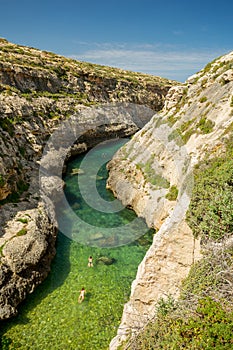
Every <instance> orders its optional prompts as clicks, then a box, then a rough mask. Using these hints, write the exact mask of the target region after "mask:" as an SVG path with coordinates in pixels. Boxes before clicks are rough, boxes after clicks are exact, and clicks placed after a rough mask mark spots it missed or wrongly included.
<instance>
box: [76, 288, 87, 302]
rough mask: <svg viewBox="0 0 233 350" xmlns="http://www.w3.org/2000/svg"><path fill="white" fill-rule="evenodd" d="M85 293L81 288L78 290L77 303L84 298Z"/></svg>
mask: <svg viewBox="0 0 233 350" xmlns="http://www.w3.org/2000/svg"><path fill="white" fill-rule="evenodd" d="M85 293H86V291H85V289H84V288H82V289H81V290H80V295H79V297H78V302H79V303H81V302H82V301H83V300H84V296H85Z"/></svg>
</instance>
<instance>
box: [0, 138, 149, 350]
mask: <svg viewBox="0 0 233 350" xmlns="http://www.w3.org/2000/svg"><path fill="white" fill-rule="evenodd" d="M120 145H121V144H115V145H113V146H109V145H108V146H106V150H105V152H108V151H111V152H112V151H115V150H116V149H117V148H119V146H120ZM109 148H111V149H110V150H109ZM82 159H83V156H80V157H78V158H77V159H75V160H74V161H72V162H71V163H70V164H69V166H68V171H67V176H66V178H65V181H66V184H67V186H66V196H67V199H68V201H70V204H71V205H72V206H74V203H78V205H76V209H75V210H77V211H79V212H80V211H82V214H80V215H82V216H83V219H85V220H87V217H88V220H89V221H90V222H91V220H94V222H95V223H96V222H99V223H101V224H102V225H103V226H105V227H106V225H107V223H106V222H105V223H103V221H104V220H103V213H102V212H101V213H98V212H97V211H96V210H95V211H94V213H93V212H92V211H91V210H90V207H89V206H86V205H85V203H82V198H81V197H80V195H79V192H78V186H77V181H75V176H71V175H70V172H71V170H72V168H74V169H75V168H78V167H79V166H80V162H81V160H82ZM106 177H107V171H106V168H105V166H103V167H102V168H101V169H100V171H99V178H98V179H99V181H100V183H99V184H98V186H97V187H98V191H99V192H101V195H102V196H103V197H104V198H105V199H106V200H109V201H112V200H113V197H112V194H111V193H110V192H109V191H106V190H105V182H106ZM74 207H75V206H74ZM85 215H86V216H85ZM106 215H110V219H109V217H108V221H112V222H113V223H112V224H113V226H114V225H115V226H116V224H117V225H119V222H120V220H122V224H125V221H126V220H127V219H128V220H133V218H134V217H135V216H134V213H133V212H132V211H128V210H126V209H125V211H124V212H120V214H119V216H118V217H113V216H112V214H106ZM100 218H101V219H100ZM108 224H110V223H108ZM152 234H153V233H152V232H151V230H150V231H149V232H148V233H147V234H146V235H145V236H144V237H142V238H141V239H138V240H137V241H134V242H131V243H130V244H128V245H122V246H118V247H114V248H104V247H93V246H90V245H85V244H81V243H79V242H77V241H74V240H71V239H69V238H68V237H66V236H65V235H63V234H62V233H59V234H58V239H57V254H56V256H55V258H54V260H53V263H52V267H51V273H50V274H49V276H48V277H47V279H46V280H45V281H44V282H43V283H42V284H41V285H40V286H39V287H37V289H36V290H35V292H34V293H33V294H32V295H29V297H28V298H27V300H26V301H25V302H23V303H22V305H21V307H20V309H19V314H18V316H16V317H15V318H14V319H12V320H10V321H8V322H4V323H2V325H1V328H2V330H1V335H2V336H3V341H2V342H3V344H5V345H3V346H2V348H3V349H5V350H6V349H24V350H26V349H30V350H50V349H52V350H53V349H54V350H55V349H59V350H63V349H71V350H72V349H74V350H78V349H82V350H86V349H90V350H105V349H108V345H109V342H110V341H111V339H112V338H113V337H114V336H115V335H116V332H117V328H118V326H119V323H120V320H121V315H122V311H123V306H124V303H126V302H127V300H128V298H129V295H130V286H131V283H132V281H133V279H134V278H135V275H136V271H137V266H138V264H139V263H140V261H141V260H142V258H143V256H144V255H145V252H146V250H147V249H148V246H149V244H150V243H151V240H152ZM90 255H92V256H93V261H94V267H91V268H89V267H88V266H87V264H88V257H89V256H90ZM100 256H107V257H110V258H114V259H115V260H114V261H115V262H114V263H113V264H112V265H104V264H102V263H100V262H99V263H98V258H99V257H100ZM82 287H84V288H85V290H86V295H85V299H84V301H83V302H82V303H78V296H79V291H80V290H81V288H82Z"/></svg>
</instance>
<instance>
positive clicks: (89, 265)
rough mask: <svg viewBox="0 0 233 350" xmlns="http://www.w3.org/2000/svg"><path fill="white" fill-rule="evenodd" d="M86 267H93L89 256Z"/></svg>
mask: <svg viewBox="0 0 233 350" xmlns="http://www.w3.org/2000/svg"><path fill="white" fill-rule="evenodd" d="M87 266H88V267H93V258H92V256H89V258H88V264H87Z"/></svg>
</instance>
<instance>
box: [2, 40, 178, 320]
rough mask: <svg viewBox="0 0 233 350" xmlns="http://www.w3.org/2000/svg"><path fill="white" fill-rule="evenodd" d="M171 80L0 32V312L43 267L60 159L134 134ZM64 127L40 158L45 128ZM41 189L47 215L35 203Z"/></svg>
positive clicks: (49, 248)
mask: <svg viewBox="0 0 233 350" xmlns="http://www.w3.org/2000/svg"><path fill="white" fill-rule="evenodd" d="M172 85H174V82H172V81H170V80H167V79H163V78H159V77H152V76H149V75H145V74H138V73H133V72H128V71H124V70H119V69H115V68H110V67H103V66H98V65H92V64H89V63H85V62H78V61H75V60H72V59H67V58H65V57H62V56H58V55H55V54H53V53H49V52H44V51H40V50H37V49H33V48H29V47H23V46H19V45H15V44H12V43H9V42H8V41H6V40H5V39H0V135H1V137H0V208H1V210H0V252H1V265H0V277H1V279H0V280H1V282H0V283H1V284H0V290H1V297H0V319H6V318H8V317H11V316H13V315H15V314H16V312H17V306H18V304H19V303H20V302H21V301H22V300H24V299H25V297H26V295H27V294H28V293H30V292H32V291H33V290H34V288H35V287H36V286H37V285H38V284H39V283H40V282H41V281H42V280H43V279H44V278H45V277H46V276H47V274H48V272H49V266H50V262H51V260H52V258H53V256H54V254H55V249H54V246H55V241H56V217H55V213H54V205H55V203H56V200H58V201H59V196H60V195H61V192H62V189H63V182H62V180H61V176H60V177H59V176H57V173H56V169H57V165H58V164H60V163H61V162H62V164H61V171H65V161H66V160H67V159H68V158H70V157H73V156H75V155H76V154H79V153H82V152H84V151H86V150H87V149H88V148H90V147H92V146H94V145H96V144H97V143H98V142H101V141H104V140H106V139H109V138H116V137H124V136H129V135H132V134H134V133H135V132H136V131H137V130H139V129H140V128H141V127H142V126H143V125H144V124H145V123H146V122H148V120H149V119H150V118H151V116H152V114H153V113H154V111H157V110H160V109H161V108H162V106H163V104H164V101H165V95H166V94H167V92H168V91H169V89H170V87H171V86H172ZM119 102H120V103H121V105H119V104H118V103H119ZM123 103H124V106H122V104H123ZM100 104H104V106H102V107H101V106H100ZM137 105H140V107H141V113H139V112H138V111H137ZM74 125H75V126H74ZM62 126H63V128H66V130H68V132H67V135H66V137H64V134H63V136H61V135H60V137H58V138H57V139H56V140H55V139H54V140H53V143H52V144H51V142H50V143H49V145H50V146H51V148H48V147H47V149H46V152H48V153H47V155H48V157H47V158H46V155H45V154H44V157H43V164H42V163H41V162H40V160H41V157H42V154H43V151H44V149H45V148H46V147H45V146H46V145H47V141H48V139H49V137H50V135H52V134H54V133H55V131H56V130H62ZM59 128H60V129H59ZM55 134H56V133H55ZM56 135H58V133H57V134H56ZM70 137H71V139H72V143H71V144H70V142H71V139H70ZM39 168H40V170H41V173H40V180H41V183H40V182H39ZM46 171H47V172H46ZM60 175H61V174H60ZM40 186H41V188H40ZM40 189H41V190H42V192H43V198H44V199H45V197H46V199H45V202H46V205H47V206H49V209H50V216H49V217H47V216H46V214H45V208H44V207H43V206H42V205H41V204H39V199H40ZM12 202H13V203H14V204H11V203H12Z"/></svg>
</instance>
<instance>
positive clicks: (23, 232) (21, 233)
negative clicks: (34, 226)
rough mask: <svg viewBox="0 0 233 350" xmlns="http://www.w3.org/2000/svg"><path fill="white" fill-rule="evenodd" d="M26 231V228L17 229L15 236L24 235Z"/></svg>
mask: <svg viewBox="0 0 233 350" xmlns="http://www.w3.org/2000/svg"><path fill="white" fill-rule="evenodd" d="M26 233H27V229H26V228H22V229H21V230H19V231H18V232H17V233H16V236H24V235H26Z"/></svg>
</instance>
